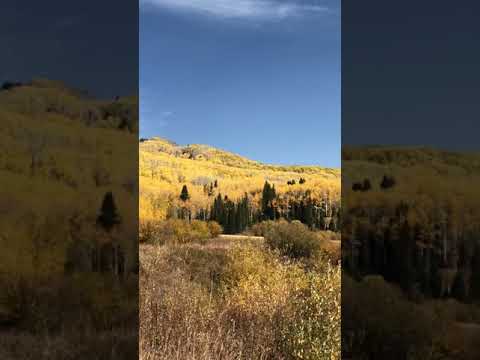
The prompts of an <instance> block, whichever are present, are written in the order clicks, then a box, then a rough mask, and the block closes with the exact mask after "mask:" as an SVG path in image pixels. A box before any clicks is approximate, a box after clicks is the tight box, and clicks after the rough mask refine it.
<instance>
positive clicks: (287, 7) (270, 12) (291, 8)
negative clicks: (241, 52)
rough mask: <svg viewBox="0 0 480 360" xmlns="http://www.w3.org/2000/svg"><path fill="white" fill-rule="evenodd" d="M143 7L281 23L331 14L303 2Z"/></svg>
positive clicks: (153, 2) (233, 0) (182, 2)
mask: <svg viewBox="0 0 480 360" xmlns="http://www.w3.org/2000/svg"><path fill="white" fill-rule="evenodd" d="M140 6H141V7H142V8H144V9H145V8H163V9H169V10H172V11H183V12H193V13H197V14H201V15H207V16H213V17H219V18H226V19H229V18H230V19H256V20H281V19H285V18H289V17H298V16H305V15H312V14H318V13H324V12H327V11H328V10H329V9H328V7H326V6H322V5H319V4H318V2H316V3H315V2H313V1H312V2H309V3H307V2H305V1H299V0H286V1H279V0H140Z"/></svg>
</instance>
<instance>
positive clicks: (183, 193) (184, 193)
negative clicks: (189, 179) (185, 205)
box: [180, 185, 190, 201]
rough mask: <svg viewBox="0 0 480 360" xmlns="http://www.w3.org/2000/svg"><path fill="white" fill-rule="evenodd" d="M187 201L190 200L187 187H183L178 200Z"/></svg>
mask: <svg viewBox="0 0 480 360" xmlns="http://www.w3.org/2000/svg"><path fill="white" fill-rule="evenodd" d="M188 199H190V195H189V194H188V188H187V185H183V187H182V191H181V193H180V200H182V201H187V200H188Z"/></svg>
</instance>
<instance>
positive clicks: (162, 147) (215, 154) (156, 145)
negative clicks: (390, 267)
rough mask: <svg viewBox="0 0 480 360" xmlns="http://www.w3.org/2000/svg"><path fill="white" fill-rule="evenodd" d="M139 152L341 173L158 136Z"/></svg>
mask: <svg viewBox="0 0 480 360" xmlns="http://www.w3.org/2000/svg"><path fill="white" fill-rule="evenodd" d="M140 151H145V152H152V153H155V152H159V151H160V152H165V153H168V154H170V155H173V156H175V157H179V158H186V159H190V160H206V161H211V162H214V163H218V164H222V165H227V166H233V167H238V168H255V169H271V170H279V171H282V170H284V171H290V172H297V173H317V172H329V173H331V174H332V175H334V176H339V174H340V172H341V170H340V169H339V168H331V167H323V166H320V165H283V164H269V163H263V162H260V161H257V160H252V159H249V158H247V157H245V156H242V155H240V154H237V153H234V152H231V151H228V150H224V149H220V148H217V147H214V146H211V145H206V144H187V145H179V144H178V143H176V142H174V141H171V140H169V139H166V138H163V137H159V136H154V137H151V138H148V139H147V138H142V139H140Z"/></svg>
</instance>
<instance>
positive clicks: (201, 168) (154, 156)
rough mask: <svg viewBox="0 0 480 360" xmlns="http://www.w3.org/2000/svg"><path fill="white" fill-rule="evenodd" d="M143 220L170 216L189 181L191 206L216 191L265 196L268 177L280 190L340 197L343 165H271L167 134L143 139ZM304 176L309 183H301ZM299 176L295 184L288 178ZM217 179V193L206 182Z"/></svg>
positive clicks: (208, 199)
mask: <svg viewBox="0 0 480 360" xmlns="http://www.w3.org/2000/svg"><path fill="white" fill-rule="evenodd" d="M139 156H140V160H139V162H140V164H139V165H140V219H141V220H158V219H165V217H166V211H167V208H168V206H169V205H172V204H175V203H176V202H178V197H179V195H180V191H181V189H182V186H183V185H185V184H186V185H187V186H188V192H189V195H190V200H189V206H190V207H191V208H192V209H200V208H206V207H208V206H210V205H211V203H212V202H213V198H214V196H216V195H217V194H219V193H220V194H222V195H227V196H228V197H229V198H230V199H232V200H235V199H239V198H241V197H242V196H244V194H245V193H248V194H249V196H251V197H257V199H258V198H259V197H260V196H261V192H262V187H263V185H264V183H265V181H268V182H269V183H270V184H273V185H275V189H276V192H277V194H279V195H285V196H292V197H295V196H299V195H300V194H304V193H305V192H306V191H310V193H311V197H312V198H313V199H315V198H316V199H320V198H322V197H324V196H325V195H328V197H329V198H331V199H334V200H339V198H340V170H339V169H331V168H322V167H320V166H280V165H267V164H262V163H260V162H256V161H253V160H249V159H246V158H244V157H242V156H239V155H236V154H233V153H230V152H227V151H223V150H220V149H216V148H213V147H210V146H207V145H188V146H179V145H177V144H175V143H173V142H171V141H168V140H165V139H162V138H158V137H155V138H151V139H146V140H145V139H142V140H141V141H140V155H139ZM300 178H304V179H305V180H306V182H305V183H303V184H299V179H300ZM290 180H295V181H296V184H295V185H288V184H287V182H288V181H290ZM215 181H217V184H218V187H216V188H214V194H213V196H211V197H209V196H208V194H207V193H206V192H205V191H204V186H208V185H209V184H213V183H214V182H215Z"/></svg>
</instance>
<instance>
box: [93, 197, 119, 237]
mask: <svg viewBox="0 0 480 360" xmlns="http://www.w3.org/2000/svg"><path fill="white" fill-rule="evenodd" d="M120 222H121V219H120V215H118V213H117V207H116V205H115V200H114V199H113V194H112V193H111V192H108V193H106V194H105V196H104V197H103V202H102V207H101V209H100V215H99V216H98V217H97V224H99V225H101V226H102V227H103V228H104V229H105V230H107V231H110V230H112V228H113V227H114V226H115V225H118V224H120Z"/></svg>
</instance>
